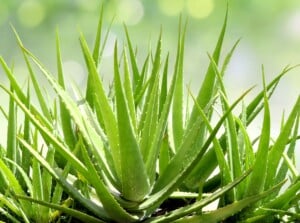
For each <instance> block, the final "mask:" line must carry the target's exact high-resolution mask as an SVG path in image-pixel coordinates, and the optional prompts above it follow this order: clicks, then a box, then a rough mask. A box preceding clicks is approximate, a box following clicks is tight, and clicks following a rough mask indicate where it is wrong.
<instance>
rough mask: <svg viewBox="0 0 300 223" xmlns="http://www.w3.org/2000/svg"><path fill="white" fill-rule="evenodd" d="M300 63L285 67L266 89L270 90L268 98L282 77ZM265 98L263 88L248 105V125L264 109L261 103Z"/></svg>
mask: <svg viewBox="0 0 300 223" xmlns="http://www.w3.org/2000/svg"><path fill="white" fill-rule="evenodd" d="M298 66H299V65H296V66H292V67H289V66H287V67H285V68H284V69H283V70H282V71H281V72H280V73H279V74H278V75H277V76H276V77H275V78H274V79H273V80H272V81H271V82H270V83H269V84H268V85H267V86H266V89H267V91H268V93H269V94H268V98H270V97H271V95H272V94H273V92H274V90H275V88H276V87H277V85H278V83H279V81H280V79H281V78H282V77H283V76H284V75H286V74H287V73H288V72H289V71H291V70H292V69H294V68H296V67H298ZM263 98H264V90H262V91H261V92H260V93H259V94H257V96H256V97H255V98H254V99H253V100H252V101H251V102H250V103H249V104H248V105H247V125H249V124H250V123H251V122H252V121H253V119H254V118H255V117H256V116H257V114H258V113H259V112H260V111H261V110H262V109H263V106H262V105H261V103H262V102H263Z"/></svg>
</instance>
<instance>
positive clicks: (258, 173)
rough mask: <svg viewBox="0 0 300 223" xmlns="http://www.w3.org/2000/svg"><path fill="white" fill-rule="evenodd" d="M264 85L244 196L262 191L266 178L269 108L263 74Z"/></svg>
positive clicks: (269, 126)
mask: <svg viewBox="0 0 300 223" xmlns="http://www.w3.org/2000/svg"><path fill="white" fill-rule="evenodd" d="M263 85H264V118H263V124H262V126H263V127H262V130H261V135H260V141H259V145H258V149H257V152H256V158H255V162H254V166H253V172H252V174H251V176H250V180H249V184H248V185H247V186H248V187H247V192H246V196H251V195H255V194H258V193H260V192H262V190H263V188H264V184H265V179H266V170H267V161H268V152H269V142H270V128H271V125H270V121H271V120H270V109H269V103H268V97H267V89H266V85H265V78H264V76H263Z"/></svg>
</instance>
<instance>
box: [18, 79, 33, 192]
mask: <svg viewBox="0 0 300 223" xmlns="http://www.w3.org/2000/svg"><path fill="white" fill-rule="evenodd" d="M26 106H27V108H29V106H30V84H29V83H28V88H27V100H26ZM23 135H24V136H23V137H24V139H25V140H26V141H28V142H29V141H30V120H29V118H28V117H27V115H25V117H24V130H23ZM20 149H21V150H22V158H21V159H22V160H21V163H22V165H21V166H22V169H23V170H24V172H25V173H26V174H27V176H29V171H30V166H31V155H30V153H28V151H26V150H23V148H22V146H20ZM24 183H25V182H24ZM21 184H23V183H21ZM23 186H24V187H25V185H24V184H23ZM24 187H23V188H24Z"/></svg>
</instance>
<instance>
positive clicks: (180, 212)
mask: <svg viewBox="0 0 300 223" xmlns="http://www.w3.org/2000/svg"><path fill="white" fill-rule="evenodd" d="M249 173H250V171H247V172H246V173H244V174H243V175H242V176H241V177H239V178H238V179H236V180H234V181H232V182H231V183H229V184H227V185H226V186H224V187H222V188H221V189H220V190H219V191H217V192H215V193H212V194H211V195H209V196H208V197H206V198H204V199H201V200H199V201H196V202H195V203H193V204H191V205H187V206H185V207H182V208H178V209H176V210H174V211H171V212H169V213H168V214H167V215H165V216H161V217H156V218H150V219H149V222H151V223H159V222H173V221H174V220H176V219H179V218H182V217H184V216H188V215H190V214H192V213H196V212H198V211H201V209H202V208H203V207H205V206H206V205H208V204H210V203H211V202H213V201H215V200H216V199H218V198H219V197H221V196H222V195H224V194H225V193H226V192H228V191H229V190H231V189H232V188H234V187H235V186H236V185H238V184H239V183H240V182H242V181H243V180H244V179H245V178H246V177H247V176H248V175H249ZM146 222H147V221H146Z"/></svg>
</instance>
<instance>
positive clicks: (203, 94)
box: [187, 12, 228, 140]
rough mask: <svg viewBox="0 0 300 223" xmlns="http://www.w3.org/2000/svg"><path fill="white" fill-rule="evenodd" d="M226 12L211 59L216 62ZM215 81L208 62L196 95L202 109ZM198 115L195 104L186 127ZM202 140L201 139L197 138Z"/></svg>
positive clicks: (224, 29)
mask: <svg viewBox="0 0 300 223" xmlns="http://www.w3.org/2000/svg"><path fill="white" fill-rule="evenodd" d="M227 13H228V12H226V16H225V19H224V24H223V27H222V30H221V33H220V35H219V39H218V42H217V45H216V47H215V50H214V53H213V60H214V61H215V62H216V63H218V62H219V58H220V53H221V49H222V44H223V40H224V35H225V31H226V26H227ZM215 83H216V74H215V72H214V69H213V64H212V63H210V64H209V67H208V70H207V72H206V75H205V78H204V81H203V83H202V86H201V88H200V90H199V92H198V95H197V103H198V104H199V105H200V107H201V108H202V109H204V108H205V107H206V105H207V104H208V103H209V102H210V101H211V99H212V97H213V92H214V91H215V90H214V87H215ZM197 117H198V111H197V108H196V106H194V107H193V109H192V113H191V116H190V120H189V122H188V127H187V128H189V127H190V126H192V125H193V123H194V122H195V120H196V119H197ZM199 140H202V139H199Z"/></svg>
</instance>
